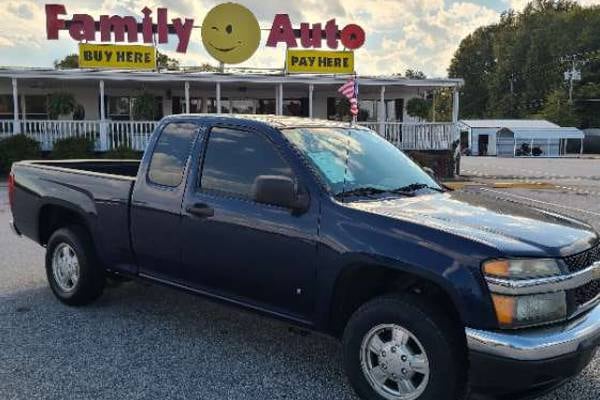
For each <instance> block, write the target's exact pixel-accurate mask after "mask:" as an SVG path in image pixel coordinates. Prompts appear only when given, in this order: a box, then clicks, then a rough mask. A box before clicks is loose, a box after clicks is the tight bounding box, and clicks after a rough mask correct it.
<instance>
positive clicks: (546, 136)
mask: <svg viewBox="0 0 600 400" xmlns="http://www.w3.org/2000/svg"><path fill="white" fill-rule="evenodd" d="M569 139H575V140H580V142H581V143H580V152H581V151H582V150H583V139H584V134H583V131H581V130H579V129H577V128H566V127H558V126H557V127H552V128H519V127H513V128H502V129H500V130H498V132H497V133H496V151H497V155H498V156H500V157H516V156H541V157H559V156H561V155H564V154H566V152H567V140H569Z"/></svg>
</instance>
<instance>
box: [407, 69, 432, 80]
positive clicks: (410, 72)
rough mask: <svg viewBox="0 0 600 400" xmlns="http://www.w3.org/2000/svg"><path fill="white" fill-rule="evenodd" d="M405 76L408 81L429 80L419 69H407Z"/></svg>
mask: <svg viewBox="0 0 600 400" xmlns="http://www.w3.org/2000/svg"><path fill="white" fill-rule="evenodd" d="M404 76H405V77H406V78H408V79H427V76H426V75H425V74H424V73H423V71H419V70H417V69H407V70H406V72H404Z"/></svg>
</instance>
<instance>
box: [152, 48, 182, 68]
mask: <svg viewBox="0 0 600 400" xmlns="http://www.w3.org/2000/svg"><path fill="white" fill-rule="evenodd" d="M156 65H157V67H158V69H166V70H169V71H177V70H179V60H177V59H175V58H171V57H169V56H167V55H166V54H164V53H161V52H160V51H157V52H156Z"/></svg>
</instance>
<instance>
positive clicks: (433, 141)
mask: <svg viewBox="0 0 600 400" xmlns="http://www.w3.org/2000/svg"><path fill="white" fill-rule="evenodd" d="M359 125H362V126H366V127H367V128H369V129H372V130H374V131H376V132H377V133H379V135H381V136H382V137H384V138H385V139H386V140H388V141H389V142H391V143H392V144H394V146H396V147H398V148H400V149H402V150H448V149H451V148H452V142H453V141H454V140H456V139H458V128H457V126H456V124H453V123H451V122H443V123H438V122H422V123H418V122H417V123H402V122H385V123H383V124H382V123H379V122H359Z"/></svg>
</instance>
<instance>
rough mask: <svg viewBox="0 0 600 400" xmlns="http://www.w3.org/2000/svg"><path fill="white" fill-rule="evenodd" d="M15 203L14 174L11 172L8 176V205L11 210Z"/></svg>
mask: <svg viewBox="0 0 600 400" xmlns="http://www.w3.org/2000/svg"><path fill="white" fill-rule="evenodd" d="M14 201H15V174H14V173H13V172H12V171H11V173H10V175H8V205H9V206H10V208H11V209H12V208H13V204H14Z"/></svg>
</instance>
